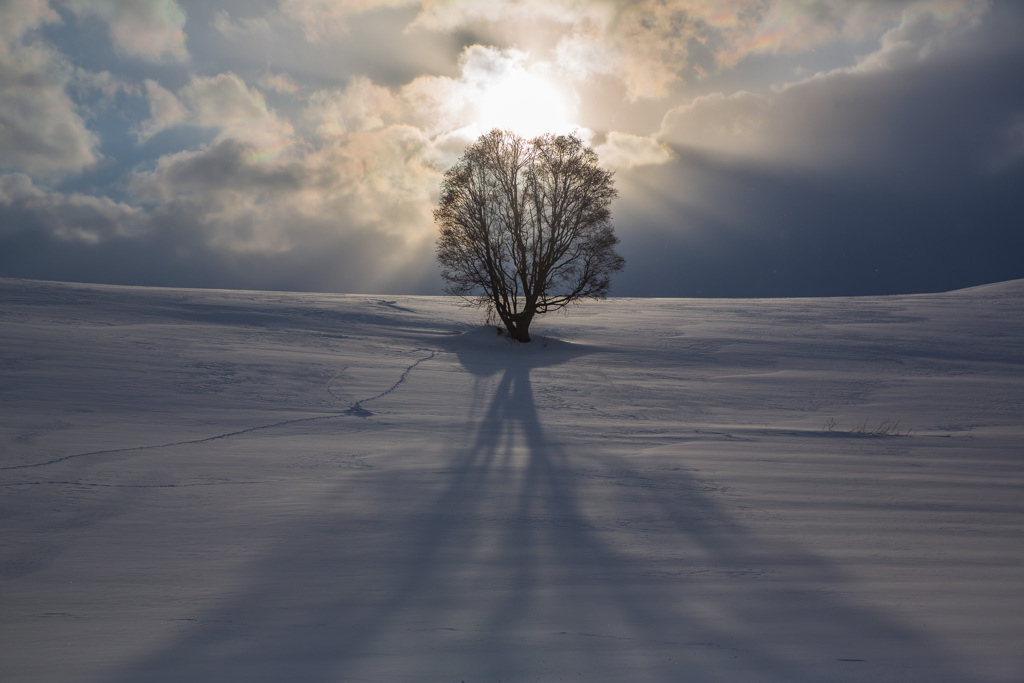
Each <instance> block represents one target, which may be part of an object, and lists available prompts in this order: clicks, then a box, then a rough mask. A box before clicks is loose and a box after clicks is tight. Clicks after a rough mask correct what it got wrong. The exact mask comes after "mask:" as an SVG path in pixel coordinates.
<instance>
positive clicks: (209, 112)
mask: <svg viewBox="0 0 1024 683" xmlns="http://www.w3.org/2000/svg"><path fill="white" fill-rule="evenodd" d="M144 86H145V91H146V98H147V99H148V101H149V109H150V115H149V118H147V119H146V120H144V121H143V122H142V123H141V124H139V126H138V127H137V130H136V136H137V137H138V139H139V140H140V141H145V140H148V139H149V138H151V137H152V136H153V135H156V134H157V133H159V132H161V131H163V130H166V129H168V128H172V127H174V126H178V125H192V126H198V127H200V128H212V129H217V130H218V139H228V138H230V139H235V140H241V141H244V142H247V143H250V144H252V145H254V146H255V147H257V148H259V149H261V150H263V152H270V151H273V150H274V149H282V148H284V147H286V146H288V145H289V144H290V143H291V141H292V138H293V134H294V129H293V127H292V124H291V123H290V122H288V121H287V120H285V119H282V118H281V117H279V116H278V115H277V114H276V113H275V112H274V111H273V110H271V109H269V108H268V107H267V102H266V99H265V98H264V97H263V94H262V93H260V92H259V90H256V89H255V88H250V87H249V86H248V85H246V83H245V81H243V80H242V79H241V78H240V77H239V76H238V75H236V74H234V73H231V72H226V73H222V74H218V75H216V76H193V77H192V79H191V80H190V81H189V83H188V84H187V85H185V86H184V87H183V88H181V90H179V91H178V93H177V95H175V94H174V93H172V92H170V91H169V90H167V89H166V88H164V87H163V86H161V85H160V84H159V83H157V82H156V81H153V80H151V79H147V80H146V81H144Z"/></svg>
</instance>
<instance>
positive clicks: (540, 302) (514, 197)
mask: <svg viewBox="0 0 1024 683" xmlns="http://www.w3.org/2000/svg"><path fill="white" fill-rule="evenodd" d="M616 195H617V192H616V190H615V188H614V186H613V184H612V173H611V172H610V171H606V170H604V169H602V168H601V167H600V166H599V165H598V161H597V154H595V153H594V151H593V150H592V149H590V148H589V147H587V146H586V145H585V144H584V143H583V142H582V141H581V140H580V139H579V137H577V136H575V135H557V136H556V135H542V136H540V137H537V138H534V139H533V140H525V139H523V138H521V137H519V136H518V135H516V134H515V133H512V132H509V131H503V130H497V129H495V130H492V131H491V132H490V133H487V134H486V135H483V136H481V137H480V139H478V140H477V141H476V142H475V143H474V144H473V145H472V146H470V147H469V148H468V149H467V150H466V152H465V153H464V154H463V155H462V158H461V159H459V161H458V163H456V164H455V165H454V166H453V167H452V168H450V169H449V170H448V171H447V172H446V173H445V176H444V182H443V183H442V185H441V198H440V201H439V203H438V207H437V209H436V210H435V211H434V220H435V222H436V223H437V224H438V226H439V227H440V232H441V234H440V238H439V239H438V243H437V259H438V261H439V262H440V264H441V277H442V278H443V279H444V281H445V291H446V292H448V293H449V294H454V295H457V296H460V297H462V298H463V299H464V300H466V301H467V302H469V303H472V304H475V305H481V306H487V307H489V308H491V309H492V310H493V311H494V313H496V314H497V316H498V317H499V318H500V319H501V322H502V323H503V324H504V325H505V329H506V330H507V332H508V335H509V336H510V337H511V338H513V339H516V340H518V341H520V342H528V341H530V323H531V322H532V321H533V318H534V317H535V316H537V315H539V314H542V313H548V312H549V311H554V310H557V309H559V308H562V307H564V306H566V305H568V304H570V303H572V302H573V301H577V300H579V299H583V298H594V299H602V298H604V297H605V296H607V294H608V287H609V283H610V280H611V275H612V273H615V272H617V271H619V270H622V267H623V265H624V264H625V261H624V260H623V259H622V257H621V256H619V255H618V254H617V253H616V252H615V245H616V244H618V242H619V239H618V237H616V236H615V232H614V230H613V229H612V224H611V210H610V208H609V207H610V206H611V203H612V200H613V199H615V197H616Z"/></svg>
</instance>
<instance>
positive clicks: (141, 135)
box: [136, 78, 188, 142]
mask: <svg viewBox="0 0 1024 683" xmlns="http://www.w3.org/2000/svg"><path fill="white" fill-rule="evenodd" d="M143 86H144V87H145V90H146V99H147V100H149V118H148V119H146V120H144V121H142V123H140V124H139V126H138V129H137V130H136V137H138V139H139V141H140V142H144V141H146V140H148V139H149V138H151V137H153V136H154V135H156V134H157V133H159V132H161V131H164V130H167V129H168V128H173V127H174V126H177V125H179V124H181V123H184V122H185V120H186V119H187V117H188V110H187V109H186V108H185V106H184V105H183V104H182V103H181V102H180V101H179V100H178V98H177V97H175V96H174V93H172V92H171V91H170V90H168V89H167V88H165V87H163V86H162V85H160V84H159V83H157V82H156V81H154V80H152V79H148V78H147V79H146V80H145V81H144V82H143Z"/></svg>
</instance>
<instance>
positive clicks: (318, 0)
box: [279, 0, 417, 43]
mask: <svg viewBox="0 0 1024 683" xmlns="http://www.w3.org/2000/svg"><path fill="white" fill-rule="evenodd" d="M415 4H417V2H416V1H415V0H346V2H336V1H335V0H279V11H280V13H281V15H282V16H284V17H285V18H287V19H290V20H291V21H293V22H295V23H296V24H297V25H298V26H299V27H300V28H301V29H302V32H303V35H305V37H306V40H308V41H310V42H312V43H319V42H321V41H323V40H325V39H327V38H330V37H334V36H338V35H340V34H344V33H347V31H348V20H349V18H351V17H353V16H356V15H359V14H363V13H365V12H370V11H373V10H378V9H388V8H397V7H407V6H410V5H415Z"/></svg>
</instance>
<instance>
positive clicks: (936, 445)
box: [0, 280, 1024, 683]
mask: <svg viewBox="0 0 1024 683" xmlns="http://www.w3.org/2000/svg"><path fill="white" fill-rule="evenodd" d="M479 323H480V320H479V318H478V317H477V314H476V313H475V312H471V311H467V310H465V309H460V308H457V307H455V306H453V305H452V303H451V302H450V301H449V300H446V299H443V298H430V297H388V298H382V297H372V296H336V295H313V294H281V293H259V292H226V291H202V290H171V289H145V288H118V287H102V286H90V285H68V284H55V283H41V282H26V281H14V280H0V449H2V457H0V680H3V681H5V682H7V683H14V682H22V681H33V682H35V681H46V682H61V681H68V682H71V681H74V682H88V681H96V682H102V683H136V682H140V681H167V682H171V681H173V682H176V683H177V682H184V681H304V682H314V683H319V682H325V683H326V682H332V683H333V682H340V681H453V682H456V683H457V682H459V681H466V682H472V683H479V682H484V681H487V682H493V681H506V682H508V681H615V682H620V681H778V682H780V683H781V682H786V683H792V682H802V681H806V682H818V681H929V682H934V681H1006V682H1019V681H1021V680H1024V281H1017V282H1009V283H1004V284H998V285H991V286H986V287H980V288H975V289H971V290H965V291H961V292H954V293H950V294H937V295H920V296H900V297H888V298H862V299H788V300H756V301H755V300H666V299H662V300H637V299H633V300H629V299H612V300H609V301H606V302H603V303H599V304H588V305H585V306H583V307H581V308H578V309H575V310H574V311H573V312H572V313H571V314H570V315H568V316H549V317H548V318H543V319H540V320H538V321H537V322H536V323H535V330H534V331H535V333H536V334H537V335H538V336H543V337H544V338H538V339H537V342H536V343H534V344H531V345H528V346H517V345H510V344H508V343H506V342H505V341H503V340H502V339H501V338H499V337H498V336H497V335H496V334H495V332H494V328H488V327H478V325H479ZM897 420H898V424H896V421H897ZM874 431H881V432H885V433H883V434H874V433H861V432H874ZM908 432H909V434H908Z"/></svg>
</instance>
